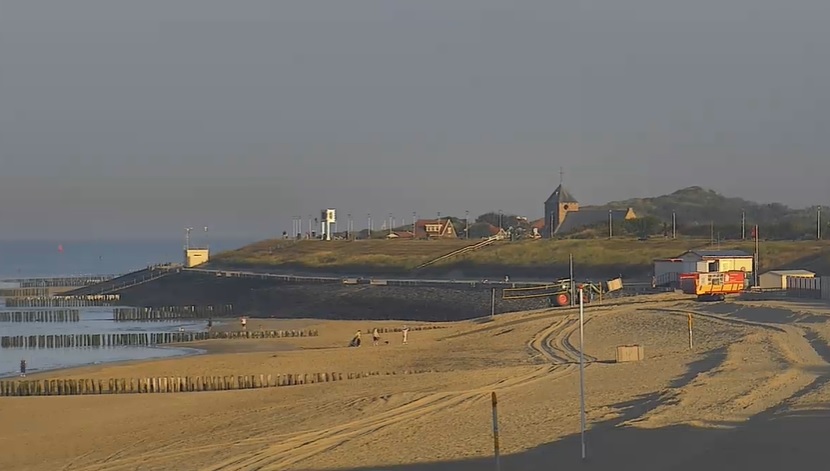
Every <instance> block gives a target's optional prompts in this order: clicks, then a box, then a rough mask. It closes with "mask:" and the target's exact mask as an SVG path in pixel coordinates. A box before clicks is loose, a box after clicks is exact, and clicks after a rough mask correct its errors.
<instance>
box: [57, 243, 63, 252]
mask: <svg viewBox="0 0 830 471" xmlns="http://www.w3.org/2000/svg"><path fill="white" fill-rule="evenodd" d="M58 253H63V244H58Z"/></svg>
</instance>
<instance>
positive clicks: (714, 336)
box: [0, 300, 830, 471]
mask: <svg viewBox="0 0 830 471" xmlns="http://www.w3.org/2000/svg"><path fill="white" fill-rule="evenodd" d="M690 312H693V313H694V314H693V322H694V324H693V330H694V346H693V348H692V349H690V348H689V341H688V324H687V314H688V313H690ZM829 319H830V308H828V306H826V305H822V304H816V303H804V302H798V303H797V302H784V301H776V302H737V301H736V302H731V301H730V302H726V303H716V304H700V303H695V302H691V301H676V300H662V301H660V300H657V301H655V302H654V303H650V304H632V305H629V306H626V305H622V306H606V307H600V306H591V307H589V308H587V309H586V323H585V354H586V360H587V367H586V369H585V374H586V384H585V386H586V392H587V400H586V409H587V420H588V425H589V430H588V433H587V436H586V437H587V444H588V448H587V449H588V460H587V461H585V462H582V460H581V456H580V451H581V450H580V434H579V431H580V417H579V374H578V373H579V368H578V357H579V355H578V346H579V331H578V326H579V324H578V316H577V315H576V313H575V311H573V310H547V311H534V312H526V313H515V314H505V315H502V316H498V317H497V318H496V319H495V320H489V319H485V320H479V321H469V322H461V323H455V324H447V325H445V326H444V328H440V329H432V330H421V331H414V330H413V331H410V333H409V342H408V344H406V345H403V344H402V341H401V340H402V339H401V334H400V333H389V334H384V335H383V337H382V339H381V343H380V345H379V346H376V347H375V346H372V342H371V336H370V335H368V334H366V333H364V335H363V345H362V346H361V347H360V348H347V347H346V345H347V343H348V341H349V339H350V338H351V336H352V335H353V334H354V332H355V331H356V330H358V329H362V330H364V332H365V331H366V330H367V329H370V328H374V327H378V328H399V327H401V326H402V325H403V323H402V322H398V321H388V322H375V321H361V322H356V321H355V322H352V321H348V322H347V321H318V320H290V321H282V320H257V319H252V320H251V321H250V323H249V325H248V329H260V328H263V329H291V328H302V329H317V330H319V332H320V335H319V336H318V337H306V338H287V339H266V340H251V339H240V340H210V341H205V342H196V343H192V344H186V345H185V346H188V347H193V348H198V349H203V350H205V351H206V352H207V353H206V354H204V355H198V356H189V357H181V358H168V359H158V360H152V361H143V362H126V363H120V364H113V365H97V366H88V367H82V368H75V369H71V370H63V371H57V372H46V373H43V374H42V375H40V376H41V377H44V378H92V379H96V378H105V379H106V378H124V377H126V378H133V377H147V376H186V375H246V374H247V375H254V374H278V373H314V372H324V371H336V372H344V373H345V372H366V371H377V372H381V373H382V374H381V375H380V376H372V377H368V378H360V379H354V380H349V381H342V382H334V383H323V384H307V385H299V386H289V387H279V388H267V389H254V390H242V391H222V392H190V393H170V394H125V395H102V396H99V395H93V396H71V397H21V398H0V423H2V424H3V425H4V426H3V427H2V428H1V429H0V447H2V449H3V450H4V453H2V454H0V469H3V470H6V469H8V470H50V471H51V470H67V471H69V470H76V471H78V470H84V471H96V470H97V471H103V470H124V471H126V470H171V469H175V470H203V471H208V470H212V471H219V470H320V471H323V470H400V471H444V470H473V469H475V470H478V469H494V468H493V437H492V418H491V403H490V400H491V393H492V392H496V393H497V395H498V401H499V426H500V444H501V455H502V456H501V461H502V469H504V470H535V469H539V470H542V469H614V470H618V471H619V470H623V471H624V470H655V471H656V470H669V469H678V470H692V469H703V468H704V467H705V468H706V469H724V470H726V469H730V470H732V469H754V470H757V471H766V470H780V469H785V468H794V469H798V468H799V467H802V469H806V468H805V467H806V466H809V467H810V469H812V468H814V467H821V466H823V463H822V460H826V459H830V451H825V448H826V447H824V446H823V444H820V443H819V440H822V438H823V437H824V435H825V434H826V433H827V432H828V431H830V420H827V418H828V416H830V413H828V411H827V409H828V408H827V402H828V400H830V385H828V381H830V347H828V341H830V322H828V320H829ZM409 325H410V326H411V327H415V326H418V325H422V324H418V323H410V324H409ZM224 328H238V327H237V326H235V325H233V324H229V325H227V326H226V327H224ZM387 342H388V343H387ZM628 344H639V345H642V346H643V347H644V350H645V360H643V361H640V362H632V363H616V362H615V361H614V359H615V348H616V347H617V346H618V345H628ZM413 370H419V371H425V370H428V371H429V372H426V373H419V374H406V375H404V374H400V373H401V372H404V371H413ZM391 372H395V373H397V374H395V375H391V374H390V375H386V374H385V373H391Z"/></svg>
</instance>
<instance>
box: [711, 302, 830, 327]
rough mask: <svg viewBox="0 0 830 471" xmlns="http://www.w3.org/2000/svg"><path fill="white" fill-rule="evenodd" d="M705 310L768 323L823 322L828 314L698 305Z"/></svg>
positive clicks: (734, 305) (737, 305) (766, 308)
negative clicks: (819, 314)
mask: <svg viewBox="0 0 830 471" xmlns="http://www.w3.org/2000/svg"><path fill="white" fill-rule="evenodd" d="M696 308H697V309H699V310H700V311H703V312H709V313H712V314H717V315H720V316H727V317H734V318H736V319H743V320H746V321H754V322H765V323H768V324H793V323H796V322H802V323H807V324H821V323H824V322H826V321H827V319H828V318H827V316H817V315H814V314H809V313H806V312H795V311H792V310H790V309H782V308H776V307H761V306H742V305H740V304H734V303H728V302H727V303H717V304H704V303H700V305H699V306H696Z"/></svg>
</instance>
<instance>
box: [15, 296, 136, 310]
mask: <svg viewBox="0 0 830 471" xmlns="http://www.w3.org/2000/svg"><path fill="white" fill-rule="evenodd" d="M120 298H121V297H120V296H119V295H117V294H99V295H92V296H25V297H15V298H6V307H99V306H112V305H114V304H118V300H119V299H120Z"/></svg>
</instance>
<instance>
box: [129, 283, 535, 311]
mask: <svg viewBox="0 0 830 471" xmlns="http://www.w3.org/2000/svg"><path fill="white" fill-rule="evenodd" d="M499 294H500V290H498V291H497V296H496V312H497V313H500V312H509V311H521V310H529V309H540V308H543V307H545V306H546V303H547V301H546V300H545V299H543V298H537V299H524V300H514V301H504V300H501V299H499ZM121 296H122V303H123V304H126V305H131V306H141V307H145V306H146V307H156V306H173V305H180V306H181V305H195V306H199V305H211V304H212V305H221V304H232V305H233V306H234V313H235V315H248V316H251V317H275V318H318V319H368V320H382V319H400V320H412V321H414V320H420V321H457V320H464V319H471V318H476V317H483V316H487V315H489V314H490V312H491V296H492V291H491V288H489V287H487V286H486V285H485V284H478V285H476V286H475V287H473V286H454V287H446V288H444V287H440V288H439V287H400V286H371V285H342V284H300V283H283V282H276V281H273V280H257V279H246V278H224V277H215V276H209V275H203V274H194V273H187V272H183V273H179V274H175V275H170V276H167V277H164V278H160V279H158V280H154V281H151V282H148V283H145V284H142V285H138V286H135V287H133V288H130V289H127V290H125V291H123V292H122V293H121Z"/></svg>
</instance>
